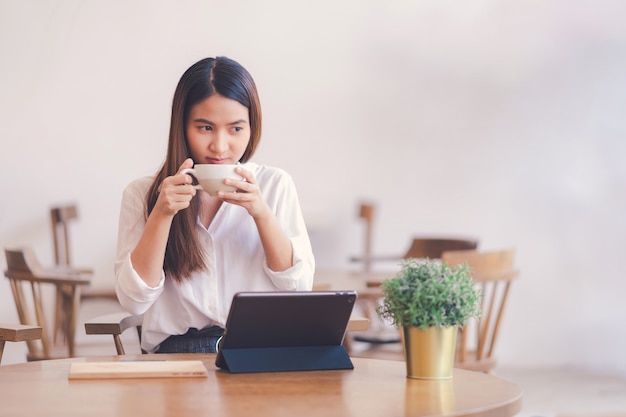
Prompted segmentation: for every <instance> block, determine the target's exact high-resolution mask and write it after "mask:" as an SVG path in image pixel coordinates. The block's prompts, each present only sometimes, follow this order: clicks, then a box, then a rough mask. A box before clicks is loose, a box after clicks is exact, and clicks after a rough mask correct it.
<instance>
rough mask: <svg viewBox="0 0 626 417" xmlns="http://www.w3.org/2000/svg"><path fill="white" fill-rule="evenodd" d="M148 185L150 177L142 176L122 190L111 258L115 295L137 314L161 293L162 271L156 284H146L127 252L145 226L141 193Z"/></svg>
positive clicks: (141, 312) (142, 311) (143, 199)
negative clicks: (114, 258) (113, 253)
mask: <svg viewBox="0 0 626 417" xmlns="http://www.w3.org/2000/svg"><path fill="white" fill-rule="evenodd" d="M149 186H150V178H142V179H141V180H137V181H135V182H133V183H131V184H130V185H129V186H128V187H127V188H126V189H125V190H124V194H123V196H122V206H121V209H120V219H119V230H118V237H117V254H116V260H115V277H116V287H115V291H116V293H117V298H118V300H119V302H120V304H121V305H122V307H123V308H124V309H125V310H126V311H128V312H129V313H131V314H139V315H140V314H143V313H145V312H146V310H148V308H150V306H151V305H152V304H153V303H154V301H155V300H156V299H157V298H158V297H159V295H161V293H162V292H163V288H164V282H165V273H164V272H161V280H160V282H159V284H158V285H157V286H156V287H150V286H148V285H147V284H146V283H145V282H144V281H143V280H142V279H141V277H140V276H139V274H137V272H136V271H135V269H134V268H133V265H132V262H131V260H130V253H131V251H132V250H133V249H134V248H135V246H136V245H137V243H138V242H139V239H140V238H141V235H142V233H143V230H144V228H145V224H146V218H145V195H146V192H147V190H148V187H149Z"/></svg>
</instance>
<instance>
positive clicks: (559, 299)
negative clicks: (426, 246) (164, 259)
mask: <svg viewBox="0 0 626 417" xmlns="http://www.w3.org/2000/svg"><path fill="white" fill-rule="evenodd" d="M625 13H626V3H624V2H620V1H617V0H615V1H611V0H577V1H565V0H541V1H525V2H503V1H498V0H478V1H473V2H458V1H448V0H415V1H405V0H403V1H396V0H370V1H362V0H344V1H330V0H319V1H316V2H298V1H286V0H285V1H280V0H267V1H263V2H257V1H252V0H249V1H237V2H218V1H208V0H203V1H189V0H186V1H177V2H173V1H164V0H161V1H147V0H135V1H122V0H113V1H107V2H101V1H94V0H56V1H55V0H49V1H27V2H25V1H20V0H0V144H1V145H0V146H1V147H0V162H1V163H0V174H1V175H0V178H1V179H0V198H1V199H2V203H1V204H0V245H1V246H2V247H5V246H10V245H18V244H26V245H31V246H32V247H33V248H34V250H35V252H36V253H37V256H38V257H39V258H40V261H41V262H42V263H43V264H50V263H51V262H52V259H53V250H52V243H51V230H50V225H49V209H50V207H51V206H53V205H57V204H63V203H68V202H71V203H76V204H77V205H78V207H79V211H80V220H79V221H78V222H77V224H76V225H75V226H74V227H73V229H72V231H71V234H72V240H73V242H74V246H73V248H72V250H73V258H74V262H75V263H77V264H79V265H85V266H90V267H93V268H95V270H96V276H97V278H96V281H95V282H94V284H93V285H94V286H96V287H98V286H103V287H106V286H110V285H112V283H113V280H114V276H113V260H114V253H115V244H116V235H117V220H118V214H119V204H120V200H121V195H122V191H123V189H124V187H125V186H126V185H127V184H128V183H129V182H130V181H131V180H133V179H135V178H136V177H139V176H144V175H151V174H153V173H154V172H155V170H156V169H157V168H158V167H159V166H160V164H161V163H162V161H163V158H164V155H165V149H166V141H167V134H168V127H169V116H170V105H171V99H172V95H173V92H174V88H175V86H176V83H177V81H178V79H179V77H180V76H181V75H182V72H183V71H184V70H185V69H186V68H188V67H189V66H190V65H191V64H193V63H194V62H196V61H197V60H199V59H201V58H203V57H206V56H216V55H226V56H229V57H231V58H234V59H235V60H237V61H239V62H240V63H241V64H242V65H244V66H245V67H246V68H247V69H248V70H249V71H250V72H251V74H252V75H253V77H254V78H255V80H256V82H257V85H258V88H259V92H260V95H261V100H262V105H263V111H264V129H263V139H262V142H261V145H260V148H259V150H258V153H257V155H256V157H255V158H254V159H255V161H256V162H259V163H263V164H267V165H273V166H279V167H282V168H284V169H285V170H287V171H288V172H289V173H290V174H291V175H292V176H293V178H294V180H295V182H296V185H297V187H298V192H299V196H300V200H301V204H302V207H303V210H304V215H305V218H306V221H307V224H308V227H309V231H310V235H311V239H312V243H313V246H314V251H315V254H316V260H317V267H318V269H320V270H321V269H354V268H358V266H357V265H353V264H351V263H349V262H348V259H349V258H350V256H352V255H359V254H361V252H362V242H363V239H364V237H363V233H364V229H363V223H362V222H361V221H360V220H359V218H358V207H359V204H360V203H361V202H364V201H366V202H373V203H375V204H376V208H377V211H376V218H375V221H374V232H373V233H374V240H373V251H374V253H375V254H396V253H397V254H400V253H403V252H404V251H405V250H406V249H408V245H409V243H410V240H411V238H412V236H414V235H429V234H440V235H455V236H456V235H462V236H473V237H476V238H478V239H479V240H480V248H481V249H485V250H487V249H491V248H493V249H496V248H506V247H515V248H516V249H517V262H516V263H517V266H518V268H519V270H520V272H521V275H520V278H519V280H518V281H516V282H515V284H514V286H513V288H512V292H511V294H510V297H511V298H510V300H509V304H508V306H507V311H506V313H505V320H504V322H503V327H502V329H501V334H500V340H499V342H498V346H497V354H496V355H497V357H498V361H499V362H498V363H499V366H503V367H506V366H509V367H510V366H515V367H551V368H576V369H582V370H592V371H600V372H610V373H618V374H621V375H626V360H625V359H624V355H623V352H624V351H626V332H624V325H625V324H624V323H626V303H625V302H624V296H625V294H626V276H625V275H626V273H625V272H624V270H623V269H621V268H623V256H624V252H625V251H626V164H625V163H624V161H625V160H626V117H624V109H625V108H626V75H625V74H626V25H624V24H623V16H624V15H625ZM620 265H622V266H620ZM0 267H1V268H2V269H3V270H4V268H5V267H6V263H5V259H4V257H2V258H1V259H0ZM0 322H17V314H16V312H15V307H14V304H13V300H12V296H11V292H10V289H9V285H8V281H7V280H6V279H2V280H0ZM24 350H25V347H23V346H20V344H11V346H7V348H6V349H5V358H4V359H3V363H10V362H11V361H17V360H24V353H23V352H24Z"/></svg>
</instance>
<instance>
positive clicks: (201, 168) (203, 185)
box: [181, 164, 243, 196]
mask: <svg viewBox="0 0 626 417" xmlns="http://www.w3.org/2000/svg"><path fill="white" fill-rule="evenodd" d="M237 166H238V165H230V164H229V165H226V164H196V165H194V167H193V168H186V169H183V171H182V172H181V173H182V174H190V175H193V176H194V177H195V178H196V180H197V181H198V185H196V188H197V189H199V190H204V191H206V192H207V193H209V194H210V195H212V196H214V195H216V194H217V192H218V191H224V192H232V191H235V190H236V188H235V187H232V186H230V185H226V184H224V180H225V179H226V178H232V179H234V180H239V181H241V180H243V177H241V176H240V175H238V174H237V173H235V168H236V167H237Z"/></svg>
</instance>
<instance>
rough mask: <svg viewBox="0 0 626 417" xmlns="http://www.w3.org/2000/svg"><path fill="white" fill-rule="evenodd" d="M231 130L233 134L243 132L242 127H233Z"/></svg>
mask: <svg viewBox="0 0 626 417" xmlns="http://www.w3.org/2000/svg"><path fill="white" fill-rule="evenodd" d="M233 130H234V131H235V132H241V131H242V130H243V127H241V126H235V127H233Z"/></svg>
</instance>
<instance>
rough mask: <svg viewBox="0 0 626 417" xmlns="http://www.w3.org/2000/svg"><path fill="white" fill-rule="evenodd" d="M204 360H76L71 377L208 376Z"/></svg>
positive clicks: (71, 368)
mask: <svg viewBox="0 0 626 417" xmlns="http://www.w3.org/2000/svg"><path fill="white" fill-rule="evenodd" d="M207 376H208V372H207V370H206V367H205V366H204V364H203V363H202V361H142V360H139V361H124V360H121V361H115V362H76V363H72V364H71V365H70V373H69V379H116V378H206V377H207Z"/></svg>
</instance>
